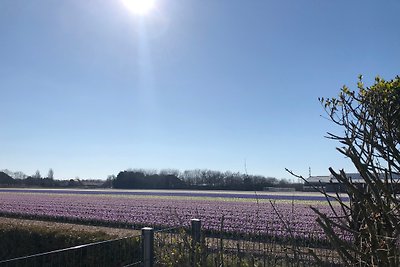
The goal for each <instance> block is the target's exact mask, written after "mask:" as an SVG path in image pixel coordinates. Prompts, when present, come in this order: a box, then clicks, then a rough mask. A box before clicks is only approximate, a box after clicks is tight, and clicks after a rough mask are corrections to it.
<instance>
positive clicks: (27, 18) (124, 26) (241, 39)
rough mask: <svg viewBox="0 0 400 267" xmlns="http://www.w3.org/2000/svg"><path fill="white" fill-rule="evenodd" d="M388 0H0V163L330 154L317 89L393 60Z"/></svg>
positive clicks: (339, 164) (123, 164)
mask: <svg viewBox="0 0 400 267" xmlns="http://www.w3.org/2000/svg"><path fill="white" fill-rule="evenodd" d="M399 10H400V1H398V0H387V1H386V0H385V1H365V0H364V1H361V0H360V1H348V0H336V1H328V0H304V1H298V0H292V1H285V0H274V1H270V0H252V1H249V0H157V1H156V7H155V8H154V10H152V11H151V12H150V13H149V14H147V15H146V16H138V15H134V14H132V13H131V12H129V10H128V9H127V8H126V7H125V6H124V5H123V4H122V3H121V1H119V0H114V1H112V0H108V1H106V0H97V1H96V0H87V1H82V0H63V1H53V0H35V1H26V0H1V1H0V123H1V124H0V125H1V126H0V127H1V128H0V169H6V168H7V169H10V170H13V171H23V172H25V173H26V174H28V175H30V174H33V173H34V172H35V171H36V170H40V171H41V173H42V175H46V174H47V171H48V170H49V168H53V169H54V172H55V178H59V179H64V178H74V177H76V176H79V177H80V178H85V179H87V178H99V179H105V178H106V177H107V175H109V174H117V173H118V172H119V171H121V170H124V169H127V168H149V169H157V170H160V169H164V168H174V169H179V170H185V169H197V168H201V169H203V168H207V169H212V170H220V171H226V170H231V171H240V172H244V171H245V162H246V165H247V171H248V173H249V174H261V175H265V176H274V177H277V178H291V177H290V175H289V174H287V173H286V172H285V170H284V168H289V169H292V170H293V171H295V172H297V173H299V174H302V175H304V176H308V168H309V167H311V169H312V174H313V175H326V174H328V167H330V166H332V167H334V168H335V169H339V168H345V169H346V170H348V171H354V169H353V168H352V165H351V164H350V163H349V161H348V160H347V159H344V157H343V156H342V155H340V154H339V153H338V152H336V150H335V147H336V146H337V145H338V144H337V143H335V142H333V141H330V140H327V139H325V138H324V135H325V133H326V132H327V131H333V132H340V129H337V128H335V127H333V125H332V124H331V123H330V122H329V121H327V120H326V119H324V118H322V117H321V115H323V114H324V111H323V109H322V107H321V105H320V103H319V102H318V97H320V96H324V97H330V96H335V95H337V94H338V92H339V89H340V87H341V86H342V85H344V84H346V85H348V86H350V87H351V88H355V84H356V82H357V76H358V75H359V74H363V75H364V77H365V82H366V84H371V82H372V81H373V79H374V77H375V76H376V75H380V76H381V77H383V78H385V79H392V78H394V77H395V76H396V75H398V74H399V70H400V27H399V26H400V22H399V18H398V14H399Z"/></svg>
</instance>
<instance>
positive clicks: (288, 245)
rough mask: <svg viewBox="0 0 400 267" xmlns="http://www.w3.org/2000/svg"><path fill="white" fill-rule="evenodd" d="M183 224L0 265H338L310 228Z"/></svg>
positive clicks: (325, 244) (17, 259)
mask: <svg viewBox="0 0 400 267" xmlns="http://www.w3.org/2000/svg"><path fill="white" fill-rule="evenodd" d="M187 225H188V224H187V223H186V226H182V227H173V228H165V229H160V228H159V229H157V230H154V229H153V228H143V229H142V234H141V235H135V236H130V237H124V238H118V239H114V240H109V241H101V242H96V243H91V244H86V245H81V246H76V247H72V248H67V249H61V250H56V251H51V252H46V253H41V254H35V255H31V256H26V257H20V258H15V259H10V260H4V261H0V266H7V267H17V266H18V267H19V266H21V267H28V266H34V267H36V266H38V267H39V266H40V267H41V266H44V267H56V266H60V267H61V266H67V267H69V266H71V267H72V266H74V267H76V266H78V267H79V266H100V267H101V266H107V267H108V266H116V267H123V266H124V267H125V266H146V267H147V266H182V267H185V266H193V267H194V266H196V267H208V266H210V267H211V266H263V267H267V266H332V267H333V266H334V267H336V266H342V265H343V263H342V262H341V261H340V258H339V256H338V254H337V253H336V252H335V251H334V249H333V247H332V246H331V245H330V244H329V243H327V242H326V241H324V240H323V239H321V237H320V236H319V235H318V233H313V232H312V231H310V232H308V233H307V232H303V233H301V235H300V233H298V234H296V235H284V237H283V236H282V235H281V234H279V233H274V232H273V231H271V232H270V233H269V234H268V235H265V234H263V235H260V234H257V233H256V232H254V233H251V234H244V233H232V232H225V231H220V232H215V231H208V230H207V229H203V228H202V227H201V222H200V221H199V220H196V219H194V220H191V224H190V226H189V227H188V226H187ZM300 236H301V238H300ZM310 250H312V251H313V254H314V255H317V256H318V258H319V261H317V260H316V259H315V257H314V256H313V255H312V254H311V253H309V252H310Z"/></svg>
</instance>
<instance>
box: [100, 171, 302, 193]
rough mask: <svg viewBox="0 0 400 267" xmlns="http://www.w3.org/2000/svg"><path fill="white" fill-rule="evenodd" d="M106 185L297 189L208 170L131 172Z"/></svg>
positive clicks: (266, 179)
mask: <svg viewBox="0 0 400 267" xmlns="http://www.w3.org/2000/svg"><path fill="white" fill-rule="evenodd" d="M107 183H108V184H109V185H110V186H112V187H113V188H120V189H123V188H128V189H146V188H159V189H196V190H198V189H204V190H206V189H208V190H256V191H261V190H264V189H265V188H266V187H283V188H288V187H297V189H299V190H300V187H301V185H300V184H292V183H290V182H289V181H287V180H285V179H281V180H278V179H277V178H274V177H264V176H261V175H248V174H243V173H240V172H230V171H226V172H221V171H214V170H207V169H196V170H186V171H183V172H180V171H178V170H173V169H168V170H161V171H160V172H157V171H154V170H143V169H128V170H126V171H122V172H120V173H119V174H118V175H117V176H109V177H108V179H107Z"/></svg>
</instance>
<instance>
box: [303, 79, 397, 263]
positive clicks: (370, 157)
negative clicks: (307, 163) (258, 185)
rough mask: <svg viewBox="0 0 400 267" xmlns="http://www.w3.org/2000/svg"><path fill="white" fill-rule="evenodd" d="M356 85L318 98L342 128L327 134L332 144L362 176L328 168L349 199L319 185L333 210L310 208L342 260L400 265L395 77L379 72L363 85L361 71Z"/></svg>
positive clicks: (331, 118)
mask: <svg viewBox="0 0 400 267" xmlns="http://www.w3.org/2000/svg"><path fill="white" fill-rule="evenodd" d="M357 88H358V90H357V92H354V91H351V90H350V89H349V88H348V87H346V86H344V87H343V88H342V89H341V91H340V94H339V96H338V97H337V98H328V99H324V98H321V99H320V102H321V103H322V104H323V106H324V109H325V111H326V113H327V114H328V116H329V119H330V120H331V121H332V122H333V123H334V124H335V125H338V126H340V128H341V129H342V130H343V133H342V134H333V133H328V136H327V137H328V138H329V139H332V140H335V141H338V142H339V143H340V144H341V147H338V148H337V150H338V151H339V152H340V153H341V154H343V155H345V156H346V157H348V158H349V159H350V160H351V161H352V163H353V164H354V166H355V168H356V169H357V171H358V172H359V174H360V176H361V180H360V181H357V182H355V181H353V180H352V179H351V177H349V176H347V175H346V173H345V172H344V171H343V170H341V171H339V172H337V171H334V170H333V169H332V168H330V169H329V170H330V172H331V174H332V175H333V176H334V178H335V179H336V180H337V182H338V183H339V184H340V185H341V187H342V188H345V190H346V193H347V195H348V198H349V200H350V201H344V200H343V199H342V198H341V196H340V195H339V194H329V193H327V192H325V191H324V190H321V193H323V194H324V195H325V196H326V197H327V200H328V201H329V203H330V204H331V209H332V211H333V214H334V216H328V215H327V214H323V213H322V212H320V211H319V210H318V209H316V208H313V210H314V211H315V212H316V213H317V214H318V219H317V221H318V223H319V224H320V226H321V227H322V228H323V229H324V232H325V234H326V236H327V238H328V239H329V241H330V242H331V243H332V244H333V245H334V247H335V249H336V250H337V252H338V254H339V255H340V257H341V258H342V260H343V262H344V263H345V264H346V265H347V266H355V265H357V266H393V267H394V266H400V249H399V241H400V240H399V238H400V203H399V196H398V192H399V189H400V187H399V178H400V176H399V173H400V149H399V148H400V143H399V142H400V78H399V77H398V76H397V77H396V78H395V79H393V80H390V81H385V80H383V79H381V78H379V77H378V78H376V79H375V83H374V84H373V85H372V86H370V87H365V86H364V84H363V81H362V76H360V77H359V81H358V86H357ZM297 177H300V178H303V177H301V176H297ZM303 179H304V178H303ZM334 201H335V202H337V203H339V208H335V207H334V205H332V203H333V202H334ZM316 257H317V256H316Z"/></svg>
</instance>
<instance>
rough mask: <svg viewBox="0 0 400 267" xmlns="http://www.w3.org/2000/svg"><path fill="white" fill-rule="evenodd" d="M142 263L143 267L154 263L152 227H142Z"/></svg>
mask: <svg viewBox="0 0 400 267" xmlns="http://www.w3.org/2000/svg"><path fill="white" fill-rule="evenodd" d="M142 263H143V267H153V264H154V229H153V228H150V227H144V228H142Z"/></svg>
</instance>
